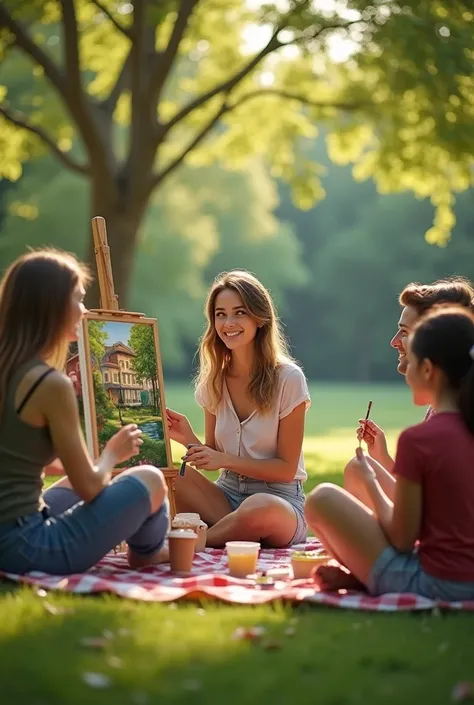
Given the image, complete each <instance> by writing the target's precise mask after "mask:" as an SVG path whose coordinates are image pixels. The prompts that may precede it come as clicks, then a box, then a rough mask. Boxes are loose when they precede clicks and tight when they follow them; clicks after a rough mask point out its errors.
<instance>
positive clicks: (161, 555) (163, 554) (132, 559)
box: [127, 544, 170, 570]
mask: <svg viewBox="0 0 474 705" xmlns="http://www.w3.org/2000/svg"><path fill="white" fill-rule="evenodd" d="M169 559H170V552H169V548H168V544H165V545H164V546H162V548H160V550H159V551H157V552H156V553H154V554H153V555H152V556H140V555H138V554H137V553H133V551H131V550H130V548H128V549H127V560H128V565H129V566H130V568H132V569H133V570H136V569H137V568H145V567H146V566H148V565H159V564H160V563H168V562H169Z"/></svg>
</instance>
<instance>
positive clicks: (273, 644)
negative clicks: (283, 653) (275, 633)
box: [262, 639, 281, 651]
mask: <svg viewBox="0 0 474 705" xmlns="http://www.w3.org/2000/svg"><path fill="white" fill-rule="evenodd" d="M262 648H264V649H266V650H267V651H277V650H278V649H281V644H280V642H279V641H275V640H274V639H268V640H267V641H264V642H263V643H262Z"/></svg>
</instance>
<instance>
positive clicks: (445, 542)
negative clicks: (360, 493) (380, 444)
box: [305, 307, 474, 601]
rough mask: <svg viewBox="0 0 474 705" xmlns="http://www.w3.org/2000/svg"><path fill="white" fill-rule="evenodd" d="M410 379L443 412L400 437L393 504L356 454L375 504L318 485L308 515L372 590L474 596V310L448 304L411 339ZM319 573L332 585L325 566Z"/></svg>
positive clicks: (333, 551) (420, 396)
mask: <svg viewBox="0 0 474 705" xmlns="http://www.w3.org/2000/svg"><path fill="white" fill-rule="evenodd" d="M406 380H407V383H408V385H409V386H410V388H411V391H412V395H413V401H414V403H415V404H417V405H419V406H422V405H427V404H429V405H431V406H432V407H433V409H434V410H435V412H436V413H435V414H434V415H433V416H432V417H431V418H430V419H428V421H425V422H424V423H421V424H418V425H416V426H412V427H411V428H408V429H406V430H405V431H404V432H403V433H402V434H401V436H400V438H399V441H398V447H397V454H396V458H395V464H394V467H393V474H394V476H395V492H394V497H393V501H392V500H391V499H390V498H389V497H388V496H387V495H386V493H385V492H384V491H383V489H382V487H381V485H380V483H379V482H378V480H377V475H376V473H375V472H374V470H373V468H372V466H371V464H370V463H369V462H368V459H367V456H366V455H365V454H364V453H363V451H362V449H361V448H358V449H357V451H356V455H357V463H358V472H359V481H360V483H361V484H362V485H363V486H364V488H365V491H366V494H367V497H368V498H369V500H370V508H369V506H366V505H365V504H362V503H361V502H360V501H359V500H357V499H356V498H355V497H353V496H352V495H351V494H349V493H348V492H346V491H345V490H344V489H342V488H340V487H337V486H336V485H330V484H328V483H325V484H322V485H319V486H318V487H317V488H316V489H315V490H313V492H311V494H310V495H309V496H308V498H307V500H306V507H305V514H306V518H307V520H308V524H309V525H310V526H311V528H312V529H313V530H314V532H315V534H316V536H318V537H319V538H320V540H321V542H322V543H323V545H324V546H325V548H326V550H327V551H328V553H329V554H330V555H331V556H333V557H334V558H336V559H337V560H338V561H339V563H340V564H341V565H342V566H345V567H346V568H347V570H348V571H350V573H351V574H352V576H354V578H355V579H357V580H358V581H359V582H360V583H362V584H363V585H364V586H365V587H366V588H367V589H368V590H369V592H370V593H371V594H373V595H380V594H383V593H388V592H411V593H416V594H419V595H423V596H425V597H427V598H430V599H436V600H447V601H458V600H459V601H463V600H474V317H473V315H472V314H470V313H469V312H468V311H466V310H465V309H464V310H463V309H462V308H460V307H457V308H452V307H449V308H446V307H442V308H440V309H439V310H435V311H433V312H431V313H429V314H428V315H427V316H426V317H424V318H422V319H421V320H420V321H419V323H418V324H417V325H416V326H415V328H414V331H413V333H412V335H411V336H410V337H409V340H408V350H407V369H406ZM327 569H328V567H326V569H324V568H321V569H319V571H318V573H317V577H318V578H319V580H320V583H321V585H322V586H323V587H325V583H326V578H327V576H326V575H325V570H326V573H327Z"/></svg>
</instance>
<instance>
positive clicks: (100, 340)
mask: <svg viewBox="0 0 474 705" xmlns="http://www.w3.org/2000/svg"><path fill="white" fill-rule="evenodd" d="M104 328H105V322H103V321H88V324H87V329H88V332H89V349H90V351H91V357H92V382H93V384H94V400H95V412H96V416H97V428H98V430H99V432H100V431H101V430H102V428H103V425H104V422H105V419H106V418H107V417H108V416H110V414H111V413H112V412H113V410H114V405H113V404H112V402H111V401H110V399H109V395H108V394H107V392H106V390H105V387H104V383H103V381H102V375H101V372H100V363H101V360H102V357H103V356H104V353H105V344H106V342H107V337H108V336H107V333H106V331H105V330H104Z"/></svg>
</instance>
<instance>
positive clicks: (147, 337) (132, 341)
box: [128, 323, 161, 416]
mask: <svg viewBox="0 0 474 705" xmlns="http://www.w3.org/2000/svg"><path fill="white" fill-rule="evenodd" d="M128 344H129V346H130V347H131V348H132V350H133V352H134V353H135V357H134V358H133V360H132V368H133V371H134V372H135V374H136V376H137V379H138V381H139V382H140V383H143V382H149V383H151V388H152V397H153V406H154V410H155V413H156V414H157V415H159V416H161V412H160V406H159V399H158V386H157V379H158V368H157V361H156V351H155V338H154V335H153V327H152V326H149V325H145V324H143V323H135V324H134V325H133V326H132V327H131V328H130V338H129V340H128Z"/></svg>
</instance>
